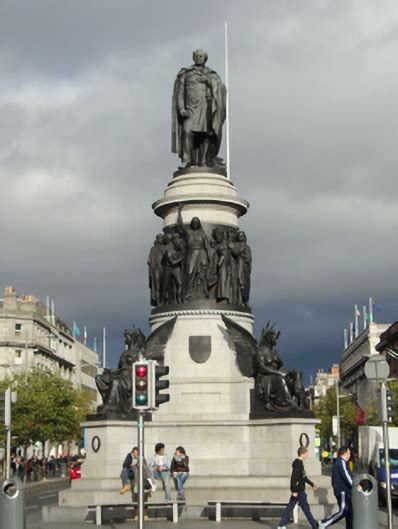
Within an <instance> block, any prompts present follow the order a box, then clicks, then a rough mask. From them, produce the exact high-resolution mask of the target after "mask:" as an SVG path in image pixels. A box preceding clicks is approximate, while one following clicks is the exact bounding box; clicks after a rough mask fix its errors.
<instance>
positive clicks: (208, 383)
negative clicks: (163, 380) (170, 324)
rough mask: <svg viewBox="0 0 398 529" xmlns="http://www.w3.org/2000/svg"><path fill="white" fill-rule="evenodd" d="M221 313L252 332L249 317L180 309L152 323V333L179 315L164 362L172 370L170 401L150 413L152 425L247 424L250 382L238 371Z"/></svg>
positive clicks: (154, 319)
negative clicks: (191, 422) (175, 423)
mask: <svg viewBox="0 0 398 529" xmlns="http://www.w3.org/2000/svg"><path fill="white" fill-rule="evenodd" d="M221 313H224V314H226V315H228V316H229V317H231V318H234V319H235V320H236V321H237V322H238V323H239V324H240V325H242V326H244V327H245V328H247V329H248V330H249V331H251V329H252V325H253V316H252V315H251V314H250V313H248V314H246V313H242V312H229V311H220V310H202V311H200V310H179V311H175V312H164V313H162V314H159V315H156V316H152V317H151V318H150V324H151V326H152V328H153V329H154V328H156V327H157V326H158V325H160V324H162V323H163V322H164V321H166V320H168V319H169V318H171V317H172V316H174V315H175V314H177V315H178V319H177V321H176V324H175V326H174V330H173V334H172V335H171V338H170V340H169V342H168V344H167V346H166V351H165V360H164V361H165V364H166V365H168V366H170V375H169V380H170V388H169V393H170V402H168V403H166V404H164V405H162V407H161V410H160V411H159V413H156V414H154V417H153V420H154V421H155V422H158V421H160V422H170V421H177V422H179V421H180V422H181V423H183V424H184V423H186V421H195V420H196V421H214V420H220V421H222V420H224V421H227V420H246V419H248V417H249V412H250V389H251V388H253V379H250V378H246V377H243V376H242V374H241V373H240V371H239V368H238V366H237V363H236V352H235V349H234V348H233V346H232V344H230V343H229V337H228V334H227V331H226V328H225V325H224V323H223V321H222V319H221ZM206 357H207V359H206Z"/></svg>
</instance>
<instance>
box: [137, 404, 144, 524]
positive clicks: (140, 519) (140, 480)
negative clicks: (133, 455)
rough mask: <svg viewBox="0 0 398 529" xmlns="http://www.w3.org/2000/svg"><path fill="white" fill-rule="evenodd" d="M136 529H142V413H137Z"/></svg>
mask: <svg viewBox="0 0 398 529" xmlns="http://www.w3.org/2000/svg"><path fill="white" fill-rule="evenodd" d="M137 439H138V528H139V529H143V527H144V412H143V411H139V412H138V421H137Z"/></svg>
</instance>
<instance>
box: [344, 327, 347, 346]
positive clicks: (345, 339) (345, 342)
mask: <svg viewBox="0 0 398 529" xmlns="http://www.w3.org/2000/svg"><path fill="white" fill-rule="evenodd" d="M347 347H348V333H347V329H344V349H347Z"/></svg>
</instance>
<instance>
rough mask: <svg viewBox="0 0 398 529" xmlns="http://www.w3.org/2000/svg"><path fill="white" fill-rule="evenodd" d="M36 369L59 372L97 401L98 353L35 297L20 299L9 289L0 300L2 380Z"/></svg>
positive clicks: (0, 372) (11, 288)
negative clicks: (73, 334) (80, 340)
mask: <svg viewBox="0 0 398 529" xmlns="http://www.w3.org/2000/svg"><path fill="white" fill-rule="evenodd" d="M33 367H40V368H43V369H49V370H51V371H56V370H58V371H59V373H60V375H61V376H62V377H63V378H65V379H67V380H70V381H71V382H73V384H74V385H75V386H77V387H81V388H84V389H85V390H86V391H87V392H88V393H89V394H90V395H91V397H92V399H93V401H96V400H97V390H96V386H95V380H94V377H95V375H96V374H97V369H98V354H97V353H96V352H95V351H93V350H92V349H90V348H89V347H87V346H85V345H84V344H82V343H80V342H79V341H77V340H76V339H75V338H74V337H73V336H72V334H71V332H70V330H69V328H68V326H67V325H66V324H65V323H64V322H63V321H62V320H61V319H60V318H58V316H56V315H55V314H49V311H48V309H47V307H46V306H45V305H44V304H43V303H41V302H40V301H39V300H38V299H37V298H36V297H35V296H33V295H27V296H23V297H19V296H18V295H17V292H16V290H15V289H14V288H13V287H6V288H5V290H4V296H3V299H0V378H4V377H5V376H6V375H7V374H11V373H13V372H18V371H23V370H25V369H31V368H33Z"/></svg>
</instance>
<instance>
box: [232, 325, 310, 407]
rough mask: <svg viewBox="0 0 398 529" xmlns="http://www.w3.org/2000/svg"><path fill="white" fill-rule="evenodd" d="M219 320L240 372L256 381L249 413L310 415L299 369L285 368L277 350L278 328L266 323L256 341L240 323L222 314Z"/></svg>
mask: <svg viewBox="0 0 398 529" xmlns="http://www.w3.org/2000/svg"><path fill="white" fill-rule="evenodd" d="M222 319H223V321H224V323H225V326H226V327H227V330H228V333H229V335H230V337H231V339H232V342H233V344H234V348H235V350H236V360H237V364H238V367H239V370H240V372H241V373H242V375H244V376H246V377H253V378H254V381H255V382H254V399H253V401H252V405H251V408H252V409H251V412H252V413H251V415H254V413H253V412H256V413H257V414H258V415H262V416H267V415H270V416H275V415H281V414H282V415H283V414H288V415H309V414H310V413H311V412H310V401H309V398H308V395H307V392H306V390H305V387H304V382H303V375H302V373H301V371H300V370H299V369H292V370H288V369H286V368H285V367H284V365H283V362H282V360H281V358H280V356H279V354H278V351H277V350H276V344H277V342H278V339H279V337H280V334H281V333H280V331H276V330H275V329H274V327H273V326H270V324H269V322H268V323H267V325H266V326H265V327H264V328H263V330H262V332H261V337H260V341H259V343H258V344H257V341H256V339H255V338H254V337H253V335H252V334H251V333H250V332H249V331H247V330H246V329H244V328H243V327H242V326H241V325H239V324H238V323H236V322H235V321H233V320H231V319H230V318H227V317H226V316H224V315H223V316H222Z"/></svg>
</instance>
